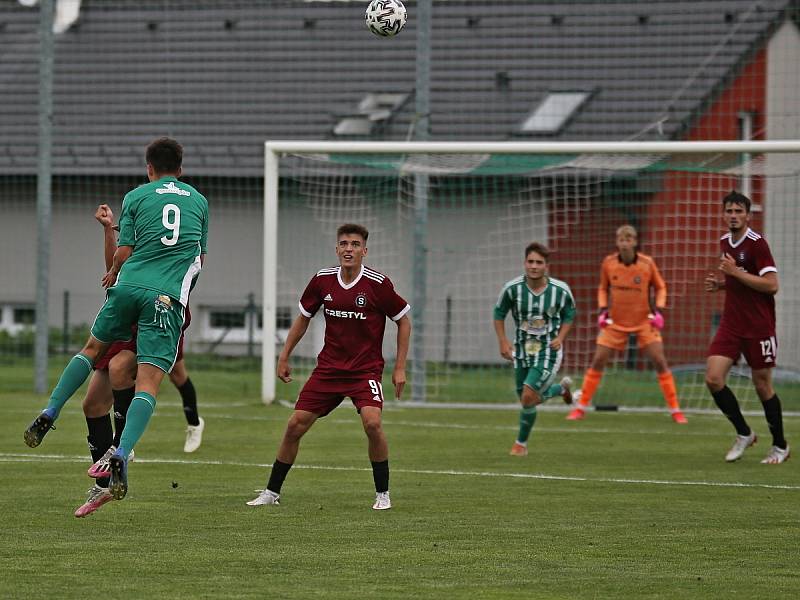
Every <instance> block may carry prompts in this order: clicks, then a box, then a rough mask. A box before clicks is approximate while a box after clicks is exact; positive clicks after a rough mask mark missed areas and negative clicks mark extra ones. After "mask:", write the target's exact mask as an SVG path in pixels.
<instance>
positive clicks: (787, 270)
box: [764, 21, 800, 369]
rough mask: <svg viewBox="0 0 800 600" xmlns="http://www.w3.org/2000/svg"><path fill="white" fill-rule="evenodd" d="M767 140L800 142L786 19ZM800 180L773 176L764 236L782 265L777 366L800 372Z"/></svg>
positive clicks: (782, 167)
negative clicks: (798, 140) (799, 228)
mask: <svg viewBox="0 0 800 600" xmlns="http://www.w3.org/2000/svg"><path fill="white" fill-rule="evenodd" d="M767 57H768V60H767V115H768V118H767V139H770V140H777V139H800V66H799V65H800V32H798V30H797V27H796V26H795V25H794V24H793V23H792V22H791V21H787V22H786V23H784V25H783V26H782V27H781V28H780V29H779V30H778V31H777V32H776V34H775V35H774V36H773V37H772V39H771V40H770V42H769V46H768V50H767ZM796 161H797V156H796V155H792V156H789V155H785V156H770V157H768V161H767V164H768V171H769V172H775V173H789V172H792V171H793V172H794V173H797V172H798V165H797V162H796ZM798 205H800V177H798V176H797V175H795V176H794V177H770V178H769V179H768V184H767V208H766V211H765V217H766V220H765V227H764V228H765V235H766V237H767V241H768V242H769V245H770V248H771V249H772V254H773V256H774V258H775V262H776V263H777V265H778V275H779V281H780V291H779V292H778V295H777V297H776V305H777V306H776V307H777V318H778V331H777V334H778V345H779V353H778V362H779V364H780V365H781V366H785V367H789V368H792V369H800V327H798V323H800V277H799V275H800V244H799V243H798V242H799V240H798V235H797V231H798V214H799V212H800V211H798Z"/></svg>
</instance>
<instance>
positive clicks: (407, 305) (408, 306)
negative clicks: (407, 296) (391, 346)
mask: <svg viewBox="0 0 800 600" xmlns="http://www.w3.org/2000/svg"><path fill="white" fill-rule="evenodd" d="M410 310H411V305H410V304H406V307H405V308H404V309H403V310H401V311H400V312H399V313H397V314H396V315H395V316H393V317H392V321H397V320H399V319H401V318H403V315H404V314H406V313H407V312H408V311H410Z"/></svg>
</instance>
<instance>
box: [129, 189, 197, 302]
mask: <svg viewBox="0 0 800 600" xmlns="http://www.w3.org/2000/svg"><path fill="white" fill-rule="evenodd" d="M207 238H208V201H207V200H206V199H205V197H204V196H203V195H202V194H201V193H200V192H198V191H197V190H196V189H194V188H193V187H192V186H190V185H187V184H185V183H183V182H180V181H178V180H177V179H176V178H175V177H163V178H161V179H159V180H158V181H153V182H151V183H147V184H145V185H142V186H139V187H138V188H136V189H135V190H131V191H130V192H128V193H127V194H126V195H125V199H124V200H123V201H122V216H121V217H120V219H119V242H118V244H119V245H120V246H133V253H132V254H131V256H130V258H128V260H126V261H125V263H124V264H123V265H122V269H121V270H120V272H119V277H118V278H117V285H130V286H134V287H140V288H145V289H149V290H155V291H157V292H160V293H162V294H166V295H167V296H170V297H171V298H174V299H175V300H178V301H179V302H180V303H181V304H182V305H183V306H186V303H187V301H188V299H189V291H190V290H191V287H192V285H193V280H194V279H195V278H196V277H197V275H198V273H200V255H201V254H205V253H206V244H207Z"/></svg>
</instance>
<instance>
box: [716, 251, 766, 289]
mask: <svg viewBox="0 0 800 600" xmlns="http://www.w3.org/2000/svg"><path fill="white" fill-rule="evenodd" d="M719 270H720V271H722V272H723V273H724V274H725V275H729V276H731V277H734V278H735V279H738V280H739V281H740V282H742V283H743V284H744V285H746V286H747V287H749V288H752V289H754V290H755V291H757V292H761V293H762V294H769V295H771V296H774V295H775V294H777V293H778V275H777V273H775V272H773V271H770V272H768V273H764V274H763V275H754V274H752V273H748V272H747V271H744V270H742V269H740V268H739V267H737V266H736V261H735V260H734V259H733V257H732V256H731V255H730V254H727V253H726V254H725V256H723V257H722V259H721V260H720V263H719Z"/></svg>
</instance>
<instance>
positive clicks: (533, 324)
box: [494, 275, 575, 367]
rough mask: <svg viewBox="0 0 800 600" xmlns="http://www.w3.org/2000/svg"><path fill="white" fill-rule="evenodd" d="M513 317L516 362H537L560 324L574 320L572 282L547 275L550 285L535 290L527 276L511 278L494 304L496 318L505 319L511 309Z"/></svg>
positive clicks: (520, 363)
mask: <svg viewBox="0 0 800 600" xmlns="http://www.w3.org/2000/svg"><path fill="white" fill-rule="evenodd" d="M509 310H510V311H511V316H512V318H513V319H514V325H515V334H514V365H515V366H525V367H530V366H534V365H535V364H536V363H537V362H538V361H539V359H540V358H545V359H546V358H547V357H546V356H545V357H540V356H539V355H540V353H545V354H547V353H548V352H552V353H555V352H556V351H555V350H551V349H550V346H549V345H550V342H552V341H553V340H554V339H555V337H556V336H557V335H558V331H559V329H561V325H562V324H564V323H572V322H573V321H574V320H575V299H574V298H573V296H572V290H570V289H569V286H568V285H567V284H566V283H564V282H563V281H561V280H559V279H554V278H552V277H548V278H547V286H545V288H544V289H543V290H542V291H541V292H539V293H538V294H534V293H533V291H532V290H531V289H530V288H529V287H528V285H527V284H526V281H525V276H524V275H523V276H521V277H517V278H516V279H512V280H511V281H509V282H508V283H506V284H505V285H504V286H503V290H502V291H501V292H500V297H499V298H498V300H497V304H496V305H495V307H494V318H495V320H497V321H504V320H505V318H506V315H507V314H508V311H509Z"/></svg>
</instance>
